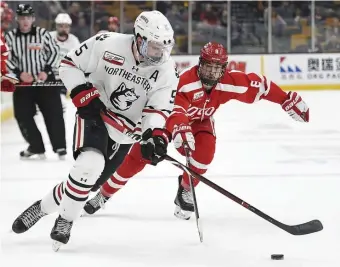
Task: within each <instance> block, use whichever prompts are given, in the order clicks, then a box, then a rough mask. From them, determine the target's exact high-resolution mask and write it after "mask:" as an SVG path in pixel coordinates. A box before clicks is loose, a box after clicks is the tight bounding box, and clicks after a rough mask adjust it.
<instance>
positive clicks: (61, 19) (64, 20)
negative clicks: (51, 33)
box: [55, 13, 72, 25]
mask: <svg viewBox="0 0 340 267" xmlns="http://www.w3.org/2000/svg"><path fill="white" fill-rule="evenodd" d="M55 24H68V25H71V24H72V19H71V17H70V16H69V14H67V13H59V14H58V15H57V17H56V18H55Z"/></svg>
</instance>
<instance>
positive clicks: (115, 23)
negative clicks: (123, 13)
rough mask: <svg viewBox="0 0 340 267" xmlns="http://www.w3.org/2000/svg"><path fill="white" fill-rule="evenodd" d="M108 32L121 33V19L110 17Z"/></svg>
mask: <svg viewBox="0 0 340 267" xmlns="http://www.w3.org/2000/svg"><path fill="white" fill-rule="evenodd" d="M108 30H109V32H119V19H118V18H117V17H109V19H108Z"/></svg>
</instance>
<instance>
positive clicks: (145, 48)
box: [140, 38, 174, 65]
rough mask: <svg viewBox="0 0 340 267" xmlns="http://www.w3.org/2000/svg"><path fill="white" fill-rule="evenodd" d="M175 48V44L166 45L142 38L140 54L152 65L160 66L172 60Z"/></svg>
mask: <svg viewBox="0 0 340 267" xmlns="http://www.w3.org/2000/svg"><path fill="white" fill-rule="evenodd" d="M173 46H174V42H170V43H168V44H164V43H162V42H160V41H155V40H146V39H144V38H142V44H141V47H140V53H141V55H142V56H143V58H144V59H145V60H146V61H147V62H148V63H149V64H150V65H160V64H163V63H164V62H166V61H167V60H168V59H169V58H170V55H171V51H172V48H173Z"/></svg>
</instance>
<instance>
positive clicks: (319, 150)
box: [0, 91, 340, 267]
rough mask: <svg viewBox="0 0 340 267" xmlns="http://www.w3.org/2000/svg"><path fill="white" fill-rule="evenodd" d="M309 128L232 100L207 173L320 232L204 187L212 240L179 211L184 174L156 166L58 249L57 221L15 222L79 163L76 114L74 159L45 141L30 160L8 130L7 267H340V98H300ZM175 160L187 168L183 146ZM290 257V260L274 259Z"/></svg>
mask: <svg viewBox="0 0 340 267" xmlns="http://www.w3.org/2000/svg"><path fill="white" fill-rule="evenodd" d="M301 95H302V96H303V98H304V100H305V101H306V102H307V103H308V104H309V106H310V109H311V110H310V118H311V122H310V123H309V124H302V123H298V122H295V121H293V120H291V119H290V117H289V116H288V115H287V114H285V113H284V112H283V111H282V110H281V108H280V107H279V106H275V105H274V104H272V103H268V102H265V101H262V102H260V103H257V104H254V105H247V104H241V103H237V102H231V103H229V104H227V105H225V106H223V107H222V108H221V109H220V110H219V111H218V112H217V114H216V116H215V120H216V128H217V136H218V141H217V149H216V157H215V159H214V161H213V163H212V164H211V167H210V169H209V172H208V173H207V174H206V177H207V178H209V179H211V180H212V181H214V182H216V183H217V184H219V185H221V186H222V187H224V188H226V189H227V190H229V191H231V192H232V193H234V194H236V195H237V196H239V197H240V198H243V199H244V200H245V201H247V202H249V203H251V204H252V205H253V206H255V207H257V208H258V209H260V210H262V211H264V212H265V213H268V214H269V215H271V216H272V217H274V218H276V219H278V220H280V221H282V222H284V223H287V224H298V223H303V222H306V221H309V220H312V219H320V220H321V221H322V222H323V224H324V230H323V231H322V232H319V233H316V234H311V235H308V236H292V235H290V234H288V233H286V232H284V231H282V230H281V229H278V228H276V227H275V226H273V225H271V224H270V223H268V222H266V221H264V220H263V219H261V218H259V217H257V216H256V215H254V214H252V213H251V212H250V211H248V210H246V209H244V208H243V207H241V206H239V205H237V204H236V203H234V202H232V201H231V200H229V199H227V198H226V197H224V196H222V195H220V194H219V193H217V192H215V191H214V190H212V189H210V188H209V187H207V186H206V185H204V184H201V185H199V186H198V188H197V198H198V205H199V209H200V213H201V218H202V224H203V231H204V238H205V240H204V243H203V244H200V242H199V239H198V235H197V232H196V225H195V222H194V220H193V219H191V220H190V221H180V220H178V219H176V218H175V217H174V216H173V210H174V204H173V200H174V197H175V194H176V190H177V176H178V175H179V172H178V170H177V169H176V168H175V167H173V166H171V165H170V164H169V163H167V162H164V163H162V164H160V165H159V166H157V167H151V166H150V167H148V168H146V169H145V170H144V171H143V172H142V173H140V174H139V175H138V176H137V177H135V178H134V179H132V180H131V181H130V182H129V183H128V185H127V186H126V188H124V189H123V190H121V192H119V193H117V194H116V195H115V196H114V197H113V198H112V200H111V201H110V202H109V203H108V205H107V206H106V209H105V210H103V211H101V212H99V213H98V214H97V215H95V216H93V217H83V218H80V219H79V220H78V221H76V223H75V225H74V227H73V229H72V236H71V240H70V242H69V244H68V245H67V246H65V247H63V248H61V250H60V251H59V252H58V253H55V252H53V251H52V248H51V244H52V242H51V240H50V237H49V234H50V231H51V228H52V226H53V223H54V220H55V218H56V215H55V214H54V215H50V216H48V217H45V218H44V219H42V220H41V221H40V222H39V223H38V224H37V225H35V226H34V227H33V228H32V229H31V230H30V231H28V232H27V233H25V234H22V235H16V234H14V233H10V229H11V224H12V222H13V220H14V219H15V218H16V217H17V216H18V215H19V214H20V213H21V212H22V211H23V210H24V209H26V208H27V207H28V206H29V205H31V204H32V203H33V202H34V201H36V200H37V199H40V198H42V196H44V195H45V194H46V193H47V192H48V191H49V190H50V189H51V188H52V187H53V186H54V185H55V184H56V183H57V182H58V181H61V180H63V179H65V178H66V177H67V174H68V170H69V168H70V167H71V165H72V157H71V140H72V128H73V113H74V109H73V108H72V106H71V105H70V107H69V108H68V110H67V113H66V117H67V132H68V133H67V140H68V151H69V154H68V157H67V160H66V161H64V162H61V161H59V160H58V159H57V156H56V155H55V154H53V153H52V152H51V147H50V145H49V141H48V138H47V135H46V131H45V129H44V126H43V124H42V119H41V116H40V115H39V116H38V118H37V120H38V121H39V126H40V128H41V129H44V130H43V133H44V134H43V136H44V140H46V143H47V144H48V145H47V150H48V153H47V157H48V158H47V160H46V161H44V162H41V161H37V162H35V161H20V160H19V157H18V154H19V151H20V150H22V149H24V148H26V144H25V143H24V141H23V139H22V137H21V135H20V133H19V131H18V127H17V125H16V123H15V121H10V122H6V123H4V124H2V130H1V133H2V137H1V198H0V201H1V220H0V224H1V255H0V266H4V267H5V266H6V267H7V266H10V267H18V266H32V267H40V266H41V267H46V266H51V267H54V266H58V267H64V266H65V267H67V266H83V267H85V266H119V267H125V266H148V267H152V266H157V267H162V266H183V267H191V266H221V267H222V266H223V267H227V266H230V267H250V266H256V267H266V266H285V267H301V266H306V267H338V266H340V259H339V257H338V256H337V254H338V253H339V251H340V242H339V237H340V209H339V203H340V194H339V192H340V125H339V116H340V105H339V103H340V92H336V91H323V92H301ZM169 154H171V155H173V156H174V157H175V158H178V159H180V160H181V161H184V160H183V159H182V158H181V157H180V156H179V155H178V154H177V153H176V152H175V151H174V149H172V146H171V149H170V152H169ZM273 253H282V254H284V255H285V260H283V261H272V260H270V255H271V254H273Z"/></svg>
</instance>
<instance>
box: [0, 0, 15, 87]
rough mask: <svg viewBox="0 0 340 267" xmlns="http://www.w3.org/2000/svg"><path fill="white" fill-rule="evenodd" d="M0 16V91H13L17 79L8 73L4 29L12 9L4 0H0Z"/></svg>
mask: <svg viewBox="0 0 340 267" xmlns="http://www.w3.org/2000/svg"><path fill="white" fill-rule="evenodd" d="M0 16H1V32H0V35H1V38H0V49H1V91H4V92H13V91H14V90H15V87H14V84H15V83H17V82H18V80H17V79H16V78H15V77H14V76H13V77H12V76H11V75H9V74H8V71H7V67H6V60H7V58H8V52H9V51H8V47H7V45H6V40H5V31H6V30H7V29H8V27H9V25H10V23H11V21H12V18H13V11H12V9H10V8H9V7H8V5H7V3H5V2H1V6H0Z"/></svg>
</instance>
